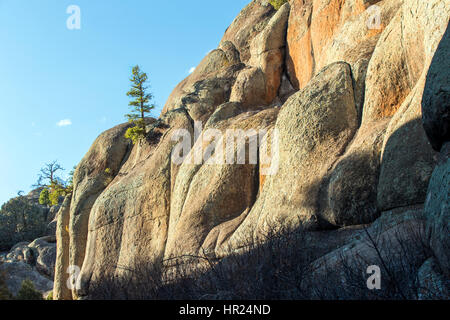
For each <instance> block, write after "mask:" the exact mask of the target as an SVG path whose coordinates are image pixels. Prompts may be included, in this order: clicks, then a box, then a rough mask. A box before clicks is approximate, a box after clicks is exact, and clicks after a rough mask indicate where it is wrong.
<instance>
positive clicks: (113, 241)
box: [71, 109, 193, 297]
mask: <svg viewBox="0 0 450 320" xmlns="http://www.w3.org/2000/svg"><path fill="white" fill-rule="evenodd" d="M179 130H184V132H185V133H189V135H190V136H192V134H193V128H192V123H191V119H190V117H189V115H188V114H187V112H186V110H184V109H178V110H173V111H169V112H167V113H166V114H165V115H164V116H163V117H161V118H160V119H159V120H158V121H157V122H156V123H155V124H154V125H153V127H152V128H151V130H150V132H149V134H148V139H146V140H142V141H141V142H140V143H139V144H137V145H135V146H134V147H133V149H132V151H131V153H130V155H129V157H127V159H126V161H125V162H124V164H123V166H122V167H121V168H120V171H119V172H118V174H117V176H116V177H115V178H114V179H113V180H112V181H111V183H110V184H109V185H108V187H107V188H106V189H105V190H104V191H103V192H102V193H101V194H100V195H99V196H98V198H97V200H96V201H95V203H94V204H93V207H92V209H91V210H90V218H89V227H88V231H89V232H88V237H87V244H86V251H85V252H86V256H85V259H84V262H83V265H82V270H81V274H80V278H79V279H80V281H79V283H80V287H79V288H78V290H77V291H76V296H78V297H79V296H86V295H87V294H89V292H90V288H92V287H94V288H95V286H96V284H97V281H99V280H101V279H104V277H107V276H111V275H117V276H120V275H122V274H123V273H124V272H125V273H126V272H128V271H129V270H133V268H134V267H135V266H136V264H138V263H139V262H142V261H146V262H148V263H150V262H152V261H153V262H161V259H162V257H163V254H164V248H165V244H166V241H167V232H168V227H169V208H170V206H169V203H170V199H171V197H172V196H173V194H172V189H173V184H174V181H175V178H176V176H177V172H178V169H179V164H176V163H175V162H172V161H171V153H172V150H173V149H174V147H175V145H176V144H177V141H175V140H174V139H173V136H174V135H175V134H176V133H177V132H179ZM72 204H73V201H72ZM71 212H72V208H71Z"/></svg>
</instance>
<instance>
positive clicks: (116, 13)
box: [0, 0, 250, 204]
mask: <svg viewBox="0 0 450 320" xmlns="http://www.w3.org/2000/svg"><path fill="white" fill-rule="evenodd" d="M248 2H250V0H231V1H222V0H220V1H218V0H195V1H182V0H174V1H155V0H152V1H149V0H129V1H125V0H120V1H119V0H71V1H65V0H39V1H30V0H0V47H1V50H0V135H1V138H0V152H1V154H0V172H1V179H0V204H2V203H4V202H5V201H7V200H8V199H9V198H10V197H12V196H14V195H16V194H17V191H19V190H24V191H26V192H28V191H30V190H31V185H32V184H33V183H35V182H36V177H37V174H38V172H39V169H40V168H41V167H42V166H43V165H44V164H45V163H46V162H50V161H52V160H58V161H59V162H60V163H61V164H62V165H63V167H64V168H66V172H65V173H66V174H67V173H68V172H69V171H70V169H71V168H72V167H73V166H74V165H76V164H77V163H78V162H79V161H80V160H81V158H82V157H83V155H84V154H85V153H86V152H87V151H88V149H89V147H90V145H91V144H92V142H93V141H94V140H95V138H96V137H97V136H98V135H99V134H100V133H101V132H103V131H104V130H106V129H108V128H111V127H113V126H114V125H116V124H119V123H122V122H125V118H124V116H123V115H124V114H125V113H127V112H128V97H127V96H126V92H127V90H128V88H129V80H128V78H129V75H130V71H131V67H132V66H133V65H135V64H139V65H140V66H141V68H142V69H143V70H144V71H145V72H147V73H148V74H149V77H150V81H151V86H152V92H153V94H154V95H155V102H156V104H157V106H158V108H157V110H156V111H155V112H154V114H153V116H158V115H159V113H160V111H161V109H162V107H163V106H164V103H165V100H166V99H167V97H168V96H169V94H170V92H171V90H172V89H173V88H174V87H175V86H176V84H177V83H178V82H180V81H181V80H182V79H183V78H185V77H186V76H187V75H188V73H189V70H190V69H191V68H192V67H195V66H196V65H197V64H198V63H199V62H200V61H201V59H202V58H203V57H204V56H205V54H206V53H207V52H208V51H210V50H211V49H214V48H216V47H217V45H218V44H219V41H220V39H221V37H222V35H223V33H224V31H225V29H226V28H227V27H228V26H229V24H230V23H231V22H232V21H233V19H234V18H235V17H236V15H237V14H238V13H239V11H240V10H241V9H242V8H243V7H244V6H245V5H246V4H247V3H248ZM69 5H78V6H79V7H80V9H81V30H69V29H67V27H66V20H67V18H68V17H69V14H67V13H66V9H67V7H68V6H69ZM61 120H70V121H63V122H61V123H60V124H66V125H65V126H58V123H59V122H60V121H61ZM70 123H71V124H70ZM63 177H65V176H63Z"/></svg>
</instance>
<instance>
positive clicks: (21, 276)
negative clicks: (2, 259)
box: [0, 262, 53, 296]
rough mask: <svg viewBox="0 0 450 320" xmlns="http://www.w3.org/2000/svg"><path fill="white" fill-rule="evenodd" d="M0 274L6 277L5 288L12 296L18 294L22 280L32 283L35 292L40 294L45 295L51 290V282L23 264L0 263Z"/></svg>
mask: <svg viewBox="0 0 450 320" xmlns="http://www.w3.org/2000/svg"><path fill="white" fill-rule="evenodd" d="M0 273H4V274H6V275H7V277H6V279H5V282H6V286H7V287H8V290H9V291H10V292H11V293H12V294H13V295H14V296H15V295H17V293H18V292H19V290H20V288H21V286H22V282H23V281H24V280H30V281H31V282H33V284H34V287H35V288H36V290H38V291H40V292H42V293H46V292H48V291H50V290H52V288H53V281H51V280H50V279H49V278H47V277H45V276H43V275H42V274H40V273H39V272H38V271H36V269H35V268H33V267H32V266H30V265H29V264H26V263H25V262H10V263H0Z"/></svg>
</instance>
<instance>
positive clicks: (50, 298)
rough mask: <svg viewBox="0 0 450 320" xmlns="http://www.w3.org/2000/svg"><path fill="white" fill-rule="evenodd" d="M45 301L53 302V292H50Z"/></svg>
mask: <svg viewBox="0 0 450 320" xmlns="http://www.w3.org/2000/svg"><path fill="white" fill-rule="evenodd" d="M45 300H53V291H51V292H50V293H49V294H48V296H47V298H45Z"/></svg>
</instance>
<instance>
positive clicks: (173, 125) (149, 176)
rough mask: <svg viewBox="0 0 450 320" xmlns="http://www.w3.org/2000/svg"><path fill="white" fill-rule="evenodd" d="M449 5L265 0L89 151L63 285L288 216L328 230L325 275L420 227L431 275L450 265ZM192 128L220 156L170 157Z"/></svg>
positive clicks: (319, 270)
mask: <svg viewBox="0 0 450 320" xmlns="http://www.w3.org/2000/svg"><path fill="white" fill-rule="evenodd" d="M449 17H450V1H448V0H444V1H442V0H428V1H423V0H291V1H288V2H287V3H285V4H284V5H283V6H282V7H281V8H280V9H279V10H275V9H274V8H273V7H272V6H271V5H270V4H268V3H267V1H263V0H253V1H252V2H251V3H250V4H249V5H248V6H247V7H246V8H244V9H243V11H242V12H241V13H240V14H239V16H238V17H237V18H236V19H235V20H234V21H233V22H232V24H231V26H230V27H229V28H228V29H227V30H226V32H225V35H224V37H223V39H222V41H221V42H220V45H219V47H218V48H217V49H216V50H213V51H212V52H210V53H209V54H208V55H207V56H206V57H205V58H204V59H203V60H202V62H201V63H200V65H199V66H198V67H197V68H196V69H195V71H194V72H193V73H192V74H191V75H189V77H187V78H186V79H185V80H183V81H182V82H181V83H180V84H179V85H178V86H177V87H176V88H175V89H174V91H173V92H172V94H171V95H170V97H169V99H168V101H167V103H166V105H165V106H164V109H163V112H162V114H161V116H160V117H159V118H158V119H156V120H155V121H152V122H151V123H150V124H149V134H148V137H147V138H146V139H145V140H143V141H141V142H140V143H138V144H136V145H134V146H133V145H132V144H130V142H129V141H128V140H126V139H125V138H124V133H125V131H126V129H127V127H128V124H122V125H119V126H117V127H115V128H112V129H110V130H108V131H106V132H105V133H103V134H102V135H101V136H99V138H98V139H97V140H96V141H95V142H94V144H93V146H92V147H91V149H90V150H89V151H88V153H87V154H86V156H85V157H84V158H83V159H82V160H81V162H80V164H79V165H78V166H77V169H76V171H75V175H74V191H73V195H72V196H71V198H67V199H66V201H65V203H64V205H63V206H62V208H61V210H60V212H59V216H58V223H57V231H56V235H57V243H58V248H57V262H56V275H55V282H56V283H55V289H54V297H55V298H59V299H71V298H74V299H76V298H89V296H90V289H91V287H92V285H93V283H98V282H101V281H102V279H106V278H109V277H111V276H112V277H122V276H125V275H126V274H127V273H128V272H129V270H133V267H134V266H135V265H136V263H138V262H139V261H152V262H154V263H155V264H161V265H162V264H165V263H167V262H168V261H174V260H172V259H181V258H183V257H191V258H192V257H195V256H199V255H203V254H206V255H207V256H210V257H214V258H215V259H217V258H219V259H220V258H224V257H226V256H227V255H228V254H229V253H230V252H235V251H236V250H239V249H240V248H242V247H244V246H245V244H246V243H247V242H248V241H256V242H261V243H263V242H264V238H265V235H267V232H269V231H271V232H275V233H276V232H278V230H282V229H285V228H289V229H301V230H303V231H305V232H307V233H310V234H311V237H313V238H314V237H315V236H313V235H317V234H319V233H320V234H321V237H320V240H317V241H321V243H320V247H321V251H320V252H321V256H320V257H317V260H316V261H314V262H312V264H311V265H312V268H313V270H315V273H314V274H315V276H316V277H321V275H322V276H323V274H324V273H326V270H325V268H324V265H328V266H332V268H333V269H334V270H336V272H337V273H339V272H344V271H345V270H343V269H342V256H344V259H347V260H352V257H354V256H356V255H360V256H362V257H364V258H365V259H366V260H370V261H372V264H377V263H381V262H380V261H379V259H380V256H377V255H375V254H374V253H373V252H372V251H370V246H369V245H368V244H367V243H366V242H365V241H364V239H366V240H367V239H369V240H370V239H371V237H370V232H372V231H374V232H375V231H376V232H377V234H378V236H379V237H378V238H377V239H376V240H375V241H376V242H378V243H379V245H380V246H381V247H383V246H386V243H387V242H386V239H392V238H393V237H394V234H395V235H397V237H396V239H397V241H396V242H393V243H391V244H390V249H391V252H392V255H395V254H396V253H395V252H397V251H396V250H400V249H401V248H402V246H403V245H404V244H405V243H409V242H410V241H412V239H413V238H414V239H416V238H417V237H418V234H419V237H420V239H421V241H423V242H426V244H427V245H429V247H430V248H431V251H430V252H429V253H427V255H426V256H425V257H422V256H421V255H416V256H415V257H416V258H414V259H412V260H411V261H412V262H411V263H412V264H413V265H417V267H420V266H422V265H423V267H422V268H421V269H420V272H419V277H420V280H421V281H424V282H426V283H427V284H429V283H430V281H428V280H429V279H430V278H431V279H437V278H439V279H441V278H442V277H444V279H445V277H448V276H449V266H450V263H449V256H448V254H449V250H448V244H449V237H448V234H449V233H448V222H449V214H450V207H449V205H448V204H449V190H450V186H449V172H450V169H449V160H448V157H449V150H450V149H449V143H450V136H449V121H450V120H449V110H450V106H449V105H450V98H449V92H450V81H449V72H448V70H449V55H450V53H449V52H450V51H449V31H448V30H447V28H448V22H449ZM422 118H423V119H422ZM199 124H201V126H202V128H201V129H199ZM227 130H229V131H231V130H233V132H241V133H242V132H244V133H245V137H244V139H243V145H244V148H245V149H244V150H248V153H247V154H246V155H245V156H244V160H245V161H244V163H237V164H228V163H223V162H220V161H217V162H214V159H215V156H220V154H221V152H219V151H218V149H217V146H219V147H222V148H224V143H223V142H224V141H225V140H226V138H225V136H224V135H221V133H225V132H226V131H227ZM239 130H240V131H239ZM180 132H183V133H184V135H185V136H187V137H189V139H188V140H189V144H190V145H192V149H191V151H190V153H189V155H188V156H187V157H186V159H191V160H193V159H195V158H196V153H200V157H201V155H202V154H204V153H208V152H209V153H210V155H211V158H210V159H209V160H211V161H184V162H183V163H177V162H176V161H173V153H174V148H176V146H177V143H178V142H179V140H177V139H174V136H179V133H180ZM196 133H197V134H196ZM202 133H203V134H202ZM211 133H215V134H212V136H209V135H210V134H211ZM213 140H214V141H215V146H216V149H215V150H214V151H211V150H210V146H211V142H212V141H213ZM251 141H258V142H259V143H258V144H257V147H255V144H252V143H251ZM227 147H228V145H227ZM252 148H254V149H252ZM225 149H226V148H225ZM225 149H224V150H225ZM267 149H270V150H267ZM235 151H236V148H235V146H233V147H232V148H231V152H235ZM252 151H253V152H254V153H253V154H252ZM268 151H270V152H268ZM267 154H271V155H269V156H267ZM252 155H254V157H253V158H254V159H250V158H251V157H252ZM267 158H269V159H270V161H267ZM216 160H217V159H216ZM251 160H254V161H251ZM107 169H108V170H107ZM271 169H272V170H271ZM365 227H367V229H365V230H369V231H368V235H369V236H368V235H361V230H363V228H365ZM339 230H342V231H343V230H346V231H345V232H346V233H348V234H349V235H348V236H346V237H344V238H342V236H338V234H339V233H338V232H337V231H339ZM67 231H68V234H66V233H67ZM416 231H417V232H416ZM422 231H423V232H422ZM338 237H339V241H338ZM367 237H368V238H367ZM317 239H319V238H317ZM383 239H385V240H383ZM400 239H403V240H400ZM416 240H417V239H416ZM338 258H339V259H341V260H339V259H338ZM338 260H339V261H338ZM351 263H352V262H349V264H351ZM69 265H72V266H79V267H80V269H81V272H80V274H79V277H78V286H75V287H74V289H73V292H70V291H69V289H68V288H67V286H66V285H65V283H66V281H67V279H68V275H67V274H66V273H65V272H66V269H67V267H68V266H69ZM427 279H428V280H427ZM431 282H433V281H431ZM425 285H426V284H424V286H425ZM432 285H434V282H433V283H432ZM312 295H313V296H314V294H312ZM422 296H424V295H423V294H422Z"/></svg>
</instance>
